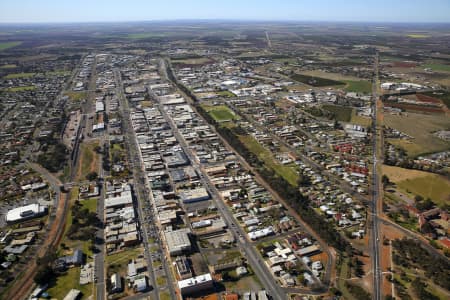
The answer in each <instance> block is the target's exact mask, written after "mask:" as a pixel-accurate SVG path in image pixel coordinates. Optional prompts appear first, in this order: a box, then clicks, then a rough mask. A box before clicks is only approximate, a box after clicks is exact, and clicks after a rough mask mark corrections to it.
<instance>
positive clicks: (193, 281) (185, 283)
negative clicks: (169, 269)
mask: <svg viewBox="0 0 450 300" xmlns="http://www.w3.org/2000/svg"><path fill="white" fill-rule="evenodd" d="M208 281H212V277H211V274H210V273H206V274H203V275H199V276H197V277H192V278H189V279H185V280H180V281H178V288H179V289H180V290H181V289H183V288H186V287H189V286H195V285H197V284H203V283H205V282H208Z"/></svg>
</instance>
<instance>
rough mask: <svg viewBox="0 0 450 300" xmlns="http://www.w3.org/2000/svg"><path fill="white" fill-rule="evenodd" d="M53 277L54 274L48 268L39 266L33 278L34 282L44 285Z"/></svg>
mask: <svg viewBox="0 0 450 300" xmlns="http://www.w3.org/2000/svg"><path fill="white" fill-rule="evenodd" d="M54 275H55V273H54V272H53V269H52V268H51V267H50V266H40V267H39V268H38V270H37V273H36V275H35V276H34V282H36V283H37V284H41V285H42V284H46V283H48V282H49V280H50V278H52V277H53V276H54Z"/></svg>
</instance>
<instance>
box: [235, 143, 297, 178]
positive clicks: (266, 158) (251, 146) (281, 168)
mask: <svg viewBox="0 0 450 300" xmlns="http://www.w3.org/2000/svg"><path fill="white" fill-rule="evenodd" d="M239 139H240V140H241V141H242V143H244V145H245V146H246V147H247V148H248V150H250V151H251V152H253V153H254V154H255V155H256V156H258V158H259V159H260V160H262V161H263V162H264V164H265V165H266V166H267V167H268V168H270V169H272V170H274V171H275V172H276V173H277V174H278V175H279V176H281V177H283V178H284V179H286V180H287V181H288V182H289V183H290V184H291V185H293V186H297V181H298V174H297V172H296V171H295V168H294V167H292V166H288V165H282V164H280V163H278V162H277V161H276V158H274V157H273V155H272V153H271V152H270V151H269V150H267V149H266V148H264V147H263V146H262V145H261V144H260V143H258V141H257V140H255V139H254V138H253V137H252V136H250V135H247V136H240V137H239Z"/></svg>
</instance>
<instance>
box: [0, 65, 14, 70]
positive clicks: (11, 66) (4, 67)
mask: <svg viewBox="0 0 450 300" xmlns="http://www.w3.org/2000/svg"><path fill="white" fill-rule="evenodd" d="M14 68H17V65H13V64H9V65H2V66H0V69H14Z"/></svg>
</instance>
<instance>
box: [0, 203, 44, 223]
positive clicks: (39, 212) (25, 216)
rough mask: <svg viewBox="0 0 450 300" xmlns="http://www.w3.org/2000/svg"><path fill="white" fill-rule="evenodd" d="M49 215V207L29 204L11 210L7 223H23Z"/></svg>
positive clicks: (7, 216) (7, 215)
mask: <svg viewBox="0 0 450 300" xmlns="http://www.w3.org/2000/svg"><path fill="white" fill-rule="evenodd" d="M46 213H47V206H43V205H40V204H37V203H34V204H29V205H25V206H21V207H17V208H14V209H11V210H10V211H8V213H7V214H6V222H7V223H16V222H22V221H25V220H29V219H33V218H37V217H41V216H43V215H45V214H46Z"/></svg>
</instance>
